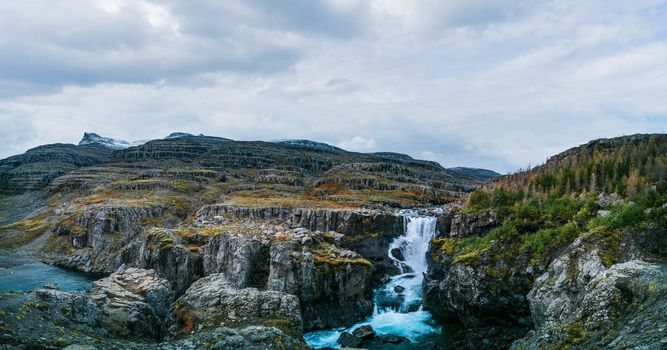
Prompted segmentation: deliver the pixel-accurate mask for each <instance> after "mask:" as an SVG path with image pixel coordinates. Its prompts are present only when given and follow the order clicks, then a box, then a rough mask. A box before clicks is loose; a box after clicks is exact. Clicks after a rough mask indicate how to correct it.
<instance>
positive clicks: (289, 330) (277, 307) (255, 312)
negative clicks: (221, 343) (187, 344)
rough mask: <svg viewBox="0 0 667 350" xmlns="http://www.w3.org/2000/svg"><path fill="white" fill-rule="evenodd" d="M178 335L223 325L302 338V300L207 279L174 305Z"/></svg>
mask: <svg viewBox="0 0 667 350" xmlns="http://www.w3.org/2000/svg"><path fill="white" fill-rule="evenodd" d="M172 310H173V313H174V317H175V318H176V320H177V321H178V327H177V330H176V333H177V334H178V333H183V334H189V333H191V332H199V331H202V330H208V329H213V328H216V327H219V326H221V325H223V326H226V327H232V328H240V327H246V326H250V325H264V326H271V327H277V328H279V329H281V330H282V331H283V332H285V333H286V334H289V335H292V336H296V337H301V336H302V334H303V325H302V321H301V312H300V310H299V299H298V298H297V297H296V296H294V295H290V294H286V293H282V292H277V291H259V290H257V289H255V288H244V289H236V288H235V287H234V286H233V285H232V284H231V283H230V282H228V280H227V278H225V276H224V275H223V274H213V275H210V276H207V277H204V278H202V279H200V280H198V281H196V282H195V283H193V284H192V286H190V288H188V290H187V291H186V292H185V294H183V296H181V297H180V298H179V299H178V300H177V301H176V302H175V303H174V305H173V308H172Z"/></svg>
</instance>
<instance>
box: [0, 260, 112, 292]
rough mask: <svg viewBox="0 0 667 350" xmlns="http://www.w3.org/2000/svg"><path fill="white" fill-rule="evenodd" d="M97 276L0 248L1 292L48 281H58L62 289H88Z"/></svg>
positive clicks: (25, 289) (36, 285)
mask: <svg viewBox="0 0 667 350" xmlns="http://www.w3.org/2000/svg"><path fill="white" fill-rule="evenodd" d="M97 278H99V276H93V275H89V274H84V273H80V272H76V271H70V270H66V269H62V268H59V267H55V266H51V265H47V264H44V263H41V262H39V261H37V260H34V259H33V258H31V257H30V256H26V255H21V254H17V253H13V252H8V251H2V250H0V292H27V291H31V290H34V289H38V288H40V287H42V286H43V285H44V284H47V283H58V286H59V288H60V290H62V291H87V290H89V289H90V286H91V282H92V281H94V280H95V279H97Z"/></svg>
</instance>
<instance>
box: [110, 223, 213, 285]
mask: <svg viewBox="0 0 667 350" xmlns="http://www.w3.org/2000/svg"><path fill="white" fill-rule="evenodd" d="M121 261H122V262H123V263H124V264H125V265H127V266H132V267H138V268H143V269H151V270H154V271H155V272H156V273H157V274H158V275H159V276H160V277H162V278H165V279H166V280H167V281H169V283H170V284H171V287H172V288H173V290H174V292H176V295H177V296H179V295H181V294H183V293H184V292H185V290H186V289H187V288H188V287H189V286H190V284H192V282H194V281H196V280H197V279H199V278H200V277H202V276H203V275H204V272H203V267H202V257H201V256H200V254H198V252H197V251H191V250H190V249H189V248H188V247H187V246H185V245H184V242H183V241H182V239H181V238H179V237H177V236H176V235H174V234H173V233H172V232H171V231H170V230H168V229H160V228H153V229H151V230H149V231H148V234H145V235H141V236H139V237H137V238H135V239H134V240H133V241H132V242H130V244H128V245H127V247H126V248H125V249H123V250H122V253H121Z"/></svg>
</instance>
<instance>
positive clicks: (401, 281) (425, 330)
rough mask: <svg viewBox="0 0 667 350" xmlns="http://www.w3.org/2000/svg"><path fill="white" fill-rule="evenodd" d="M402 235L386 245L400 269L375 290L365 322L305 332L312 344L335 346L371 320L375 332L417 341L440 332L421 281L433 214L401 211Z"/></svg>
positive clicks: (430, 235)
mask: <svg viewBox="0 0 667 350" xmlns="http://www.w3.org/2000/svg"><path fill="white" fill-rule="evenodd" d="M403 218H404V219H403V220H404V221H403V223H404V224H403V226H404V228H403V231H404V232H403V235H401V236H399V237H397V238H395V239H394V240H393V241H392V242H391V244H390V245H389V249H388V251H387V254H388V255H389V258H390V259H391V260H392V261H393V262H394V264H396V266H397V267H398V268H399V270H400V272H401V273H400V274H398V275H396V276H392V277H391V278H390V280H389V282H388V283H387V284H385V285H384V286H381V287H379V288H377V289H376V290H375V292H374V296H373V299H374V302H375V310H374V312H373V315H372V316H371V317H369V318H368V319H367V320H365V321H364V322H361V323H359V324H356V325H354V326H352V327H350V328H348V329H338V330H324V331H316V332H311V333H308V334H306V335H305V338H306V341H307V342H308V343H309V344H310V345H311V346H313V347H337V346H338V344H337V343H336V340H337V339H338V336H339V335H340V334H341V333H342V332H343V331H348V332H349V331H352V330H354V329H355V328H357V327H359V326H361V325H365V324H370V325H371V326H372V327H373V329H374V330H375V332H376V333H377V334H380V335H382V334H385V335H386V334H391V335H399V336H403V337H406V338H408V339H409V340H411V341H416V340H417V339H418V338H419V337H421V336H424V335H428V334H434V333H438V332H440V329H439V327H437V326H436V325H434V324H433V322H432V320H431V314H430V313H428V312H426V311H424V310H422V307H421V299H422V290H421V285H422V281H423V279H424V273H425V272H426V269H427V264H426V253H427V252H428V246H429V242H430V241H431V239H433V236H434V235H435V229H436V218H434V217H426V216H416V215H414V214H412V213H405V214H403Z"/></svg>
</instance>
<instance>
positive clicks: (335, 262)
mask: <svg viewBox="0 0 667 350" xmlns="http://www.w3.org/2000/svg"><path fill="white" fill-rule="evenodd" d="M341 253H342V252H341V251H340V249H339V248H338V247H336V246H335V245H332V244H327V243H323V244H319V245H317V246H315V247H314V248H313V258H314V260H315V263H316V264H318V265H320V266H325V267H327V266H329V267H333V268H345V267H346V266H347V265H348V264H352V265H360V266H363V267H365V268H369V269H370V268H371V267H372V266H373V264H372V263H371V262H370V261H368V260H366V259H364V258H362V257H358V258H343V257H340V255H341ZM324 271H325V272H327V271H328V270H324Z"/></svg>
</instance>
